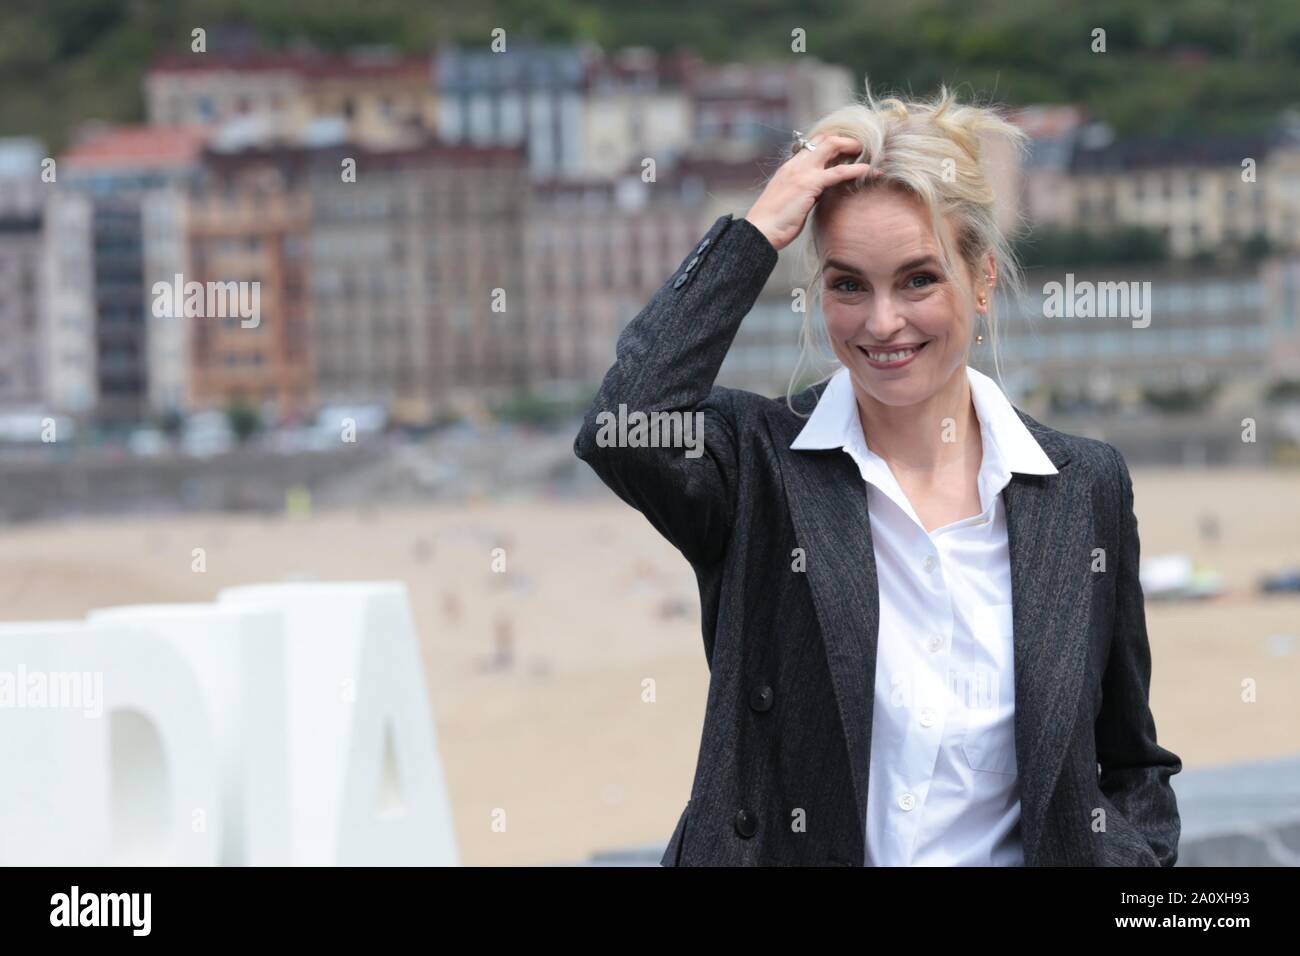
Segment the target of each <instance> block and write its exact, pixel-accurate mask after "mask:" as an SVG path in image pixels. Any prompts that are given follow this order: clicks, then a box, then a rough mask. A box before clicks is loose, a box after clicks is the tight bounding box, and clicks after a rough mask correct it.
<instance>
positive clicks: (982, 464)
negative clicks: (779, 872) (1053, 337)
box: [575, 92, 1181, 866]
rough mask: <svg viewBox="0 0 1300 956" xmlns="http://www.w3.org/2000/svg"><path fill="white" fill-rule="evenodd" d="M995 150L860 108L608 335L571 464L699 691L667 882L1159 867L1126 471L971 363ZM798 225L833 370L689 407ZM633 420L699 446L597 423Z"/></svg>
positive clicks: (970, 113) (828, 120)
mask: <svg viewBox="0 0 1300 956" xmlns="http://www.w3.org/2000/svg"><path fill="white" fill-rule="evenodd" d="M1019 137H1020V134H1019V132H1018V131H1017V130H1016V129H1015V128H1014V127H1012V126H1010V125H1009V124H1008V123H1006V122H1005V121H1004V120H1003V119H1001V118H1000V117H999V116H998V114H997V113H995V112H994V111H992V110H990V109H986V108H980V107H974V106H967V105H960V104H958V103H956V102H955V101H954V100H953V98H952V97H951V96H950V95H949V94H948V93H947V92H941V93H940V95H939V96H938V97H937V98H936V99H934V100H932V101H928V102H905V101H902V100H899V99H886V100H882V101H879V102H878V101H876V100H874V99H873V98H872V97H871V95H870V93H868V94H867V95H866V97H865V98H864V101H863V102H857V103H854V104H852V105H849V106H846V107H844V108H842V109H840V110H837V111H836V112H834V113H832V114H830V115H829V116H826V117H825V118H823V119H822V120H821V121H820V122H819V123H818V124H817V125H816V127H815V128H814V129H813V130H812V131H811V132H810V134H809V135H808V137H807V138H806V139H804V138H803V137H800V139H799V141H798V143H797V144H796V145H795V148H794V151H793V155H792V157H791V158H790V159H789V160H788V161H786V162H785V163H784V164H783V165H782V166H781V167H780V168H779V169H778V170H777V172H776V173H775V174H774V175H773V176H772V178H771V179H770V181H769V182H768V183H767V186H766V188H765V189H764V190H763V193H762V195H761V196H760V197H759V198H758V201H757V202H755V203H754V205H753V207H752V208H751V209H750V210H749V212H748V213H747V215H746V216H745V217H744V218H743V219H735V218H733V217H732V216H730V215H727V216H723V217H721V218H720V219H718V220H717V221H716V222H715V223H714V224H713V226H712V228H710V229H709V231H708V233H707V235H705V236H704V237H703V240H702V241H701V242H700V243H699V245H698V246H697V247H696V248H695V249H694V250H693V251H692V252H690V254H689V255H687V256H686V258H685V259H684V260H683V262H682V266H681V268H680V270H679V271H678V272H677V273H676V274H675V275H674V276H673V278H671V279H670V280H668V282H666V283H665V285H664V286H663V288H661V289H660V290H659V291H658V292H657V293H656V294H655V296H654V298H653V299H652V301H651V302H650V304H649V305H648V306H647V307H646V308H645V309H644V310H643V311H642V312H641V313H640V314H639V315H638V316H637V317H636V318H635V319H634V320H633V321H632V322H631V323H630V324H629V325H628V327H627V329H626V330H625V331H624V333H623V334H622V336H621V337H620V339H619V342H618V350H617V351H618V355H617V361H616V362H615V364H614V366H613V368H611V369H610V371H609V373H608V374H607V375H606V377H605V379H604V382H603V384H602V386H601V389H600V392H599V393H598V395H597V396H596V399H595V401H594V402H593V404H592V407H591V409H590V411H589V413H588V415H587V418H586V421H585V422H584V425H583V428H582V430H581V432H580V433H579V435H578V437H577V440H576V442H575V451H576V453H577V455H578V456H579V457H580V458H581V459H583V460H584V461H586V462H588V463H589V464H590V465H591V467H592V468H593V469H595V471H596V472H597V473H598V474H599V475H600V477H601V478H602V479H603V480H604V482H605V483H606V484H607V485H608V486H609V487H610V488H611V489H613V490H614V491H615V492H616V493H617V494H618V495H619V496H620V497H621V498H623V499H624V500H625V501H626V502H628V503H629V504H631V505H632V506H633V507H635V508H637V509H638V510H640V511H641V512H642V513H643V514H644V515H645V516H646V518H648V519H649V520H650V522H651V523H652V524H653V525H654V526H655V528H657V529H658V530H659V532H660V533H661V534H663V535H664V536H665V537H666V538H667V539H668V540H669V541H671V542H672V543H673V544H674V545H675V546H676V547H677V548H678V549H679V550H680V551H681V552H682V554H683V555H684V556H685V557H686V558H687V559H688V560H689V561H690V563H691V565H692V567H693V568H694V570H695V573H696V576H697V578H698V581H699V588H700V598H701V606H702V615H703V622H702V623H703V632H704V645H705V652H706V655H707V658H708V663H709V668H710V674H711V676H710V685H709V695H708V702H707V711H706V717H705V726H704V732H703V738H702V742H701V746H700V752H699V757H698V763H697V767H696V772H695V778H694V781H693V784H692V787H691V793H690V798H689V800H688V802H687V804H686V807H685V809H684V810H683V812H682V813H681V815H680V817H679V819H678V822H677V826H676V829H675V830H674V832H673V834H672V837H671V840H670V841H669V844H668V849H667V852H666V853H665V854H664V857H663V860H662V862H663V864H664V865H668V866H674V865H680V866H691V865H754V864H758V865H783V864H812V865H825V864H841V865H850V866H862V865H867V866H927V865H937V866H1020V865H1028V866H1060V865H1068V866H1100V865H1104V866H1171V865H1173V863H1174V862H1175V860H1176V859H1177V853H1178V836H1179V831H1180V824H1179V817H1178V810H1177V804H1176V801H1175V797H1174V793H1173V790H1172V788H1171V787H1170V782H1169V781H1170V777H1171V776H1172V775H1173V774H1175V773H1178V772H1179V771H1180V770H1181V762H1180V760H1179V758H1178V757H1177V756H1176V755H1174V754H1173V753H1171V752H1170V751H1168V750H1165V749H1162V748H1161V747H1160V746H1159V745H1158V744H1157V742H1156V729H1155V724H1154V721H1153V718H1152V715H1151V711H1150V708H1149V705H1148V688H1149V684H1150V675H1151V659H1150V651H1149V648H1148V642H1147V634H1146V624H1145V615H1144V609H1143V596H1142V590H1141V587H1140V585H1139V583H1138V553H1139V544H1138V535H1137V525H1136V520H1135V518H1134V513H1133V490H1132V484H1131V482H1130V478H1129V473H1128V469H1127V467H1126V465H1125V463H1124V460H1123V458H1122V457H1121V456H1120V455H1119V453H1118V452H1117V451H1116V450H1115V448H1114V447H1112V446H1111V445H1109V444H1106V443H1105V442H1101V441H1096V440H1093V439H1088V438H1080V437H1076V436H1073V435H1067V434H1063V433H1061V432H1059V431H1056V430H1054V429H1052V428H1048V427H1047V426H1045V425H1042V424H1040V423H1039V422H1037V421H1035V420H1034V419H1033V418H1031V417H1030V416H1029V415H1027V414H1025V413H1024V412H1021V411H1020V410H1018V409H1016V408H1015V407H1014V406H1012V404H1011V403H1010V402H1009V401H1008V400H1007V398H1006V397H1005V396H1004V395H1003V393H1002V392H1001V390H1000V389H999V388H998V386H997V385H996V383H995V382H994V381H993V380H992V379H990V378H988V377H987V376H985V375H983V374H981V373H979V372H977V371H976V370H975V369H973V368H971V367H970V366H969V365H968V364H967V363H968V361H969V359H970V357H971V350H972V348H987V347H988V344H987V343H988V342H990V341H991V340H992V337H993V334H994V327H995V316H994V314H993V311H994V303H995V297H994V290H995V289H996V288H997V287H998V285H999V284H1000V283H1012V284H1014V283H1015V281H1016V270H1015V263H1014V260H1013V258H1012V256H1011V255H1010V253H1009V251H1008V246H1007V241H1006V238H1005V237H1004V236H1003V235H1002V234H1001V232H1000V231H999V229H998V226H997V224H996V220H995V217H994V200H995V196H994V195H993V192H992V191H991V189H990V187H989V183H988V179H987V178H986V175H985V170H984V168H983V166H982V163H981V150H982V149H984V148H987V144H988V143H990V142H993V141H996V140H999V139H1000V140H1001V141H1002V142H1003V144H1010V145H1012V146H1014V145H1016V144H1017V143H1018V140H1019ZM810 214H811V219H810V218H809V217H810ZM809 222H811V228H810V233H811V235H810V238H811V243H812V250H813V252H814V254H815V257H816V275H815V279H814V280H813V282H812V283H811V284H812V287H813V289H814V292H815V295H814V298H815V299H816V300H817V301H819V302H820V306H821V309H820V311H821V314H822V317H821V318H820V319H814V318H813V317H812V315H811V313H809V316H808V322H809V323H813V324H812V325H806V326H805V342H806V343H807V342H808V341H809V340H811V339H812V338H814V337H817V336H821V335H823V334H824V338H825V339H826V340H827V341H828V342H829V344H830V347H831V351H832V353H833V355H834V356H835V358H836V359H837V362H838V365H839V370H838V371H836V372H835V374H834V375H832V376H831V377H830V378H829V380H827V381H823V382H821V383H819V384H818V385H815V386H813V387H812V388H809V389H807V390H805V391H803V392H802V393H800V394H798V395H796V396H793V397H791V396H785V397H782V398H764V397H761V396H759V395H755V394H751V393H748V392H744V391H737V390H733V389H728V388H722V387H718V386H715V385H714V384H713V383H714V379H715V377H716V375H717V372H718V369H719V367H720V365H721V364H722V360H723V357H724V356H725V354H726V352H727V349H728V347H729V345H730V343H731V341H732V338H733V337H734V336H735V334H736V331H737V329H738V328H739V326H740V323H741V321H742V320H743V318H744V317H745V315H746V313H747V312H748V311H749V309H750V308H751V307H752V306H753V304H754V301H755V299H756V298H757V297H758V295H759V292H760V291H761V290H762V288H763V286H764V284H765V282H766V281H767V279H768V277H769V276H770V274H771V272H772V269H773V267H774V266H775V264H776V261H777V254H778V252H779V251H780V250H781V249H783V248H785V247H787V246H788V245H789V244H790V243H791V242H792V241H793V240H794V239H795V238H796V237H798V236H799V235H800V234H801V233H802V232H803V230H804V229H805V226H807V225H808V224H809ZM813 333H817V336H814V335H813ZM635 412H641V413H645V414H646V415H648V416H651V417H650V420H651V421H652V422H654V421H657V422H659V423H661V424H662V423H667V422H674V423H677V425H678V429H679V433H680V434H698V435H699V437H700V441H699V442H698V443H696V442H685V441H681V440H679V441H659V440H655V438H654V437H653V436H647V435H645V434H641V435H637V434H634V433H632V432H627V431H626V429H624V430H623V431H619V430H618V429H615V428H613V427H612V423H613V422H614V421H615V419H616V418H617V417H618V416H620V415H621V416H622V421H624V422H626V421H628V420H629V419H628V415H629V414H631V413H635ZM652 413H670V414H668V415H663V414H660V415H659V416H658V417H653V416H652ZM671 413H678V415H677V416H673V415H672V414H671ZM691 422H694V423H696V428H695V430H694V432H692V430H691V428H690V427H689V426H690V423H691ZM643 431H644V430H643ZM669 434H673V433H671V432H670V433H669Z"/></svg>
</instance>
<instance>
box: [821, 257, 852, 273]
mask: <svg viewBox="0 0 1300 956" xmlns="http://www.w3.org/2000/svg"><path fill="white" fill-rule="evenodd" d="M824 268H826V269H839V270H840V271H841V272H848V273H851V274H853V275H857V274H858V267H857V266H851V265H849V264H848V263H847V262H840V260H838V259H827V260H826V265H825V267H824Z"/></svg>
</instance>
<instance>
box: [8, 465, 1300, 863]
mask: <svg viewBox="0 0 1300 956" xmlns="http://www.w3.org/2000/svg"><path fill="white" fill-rule="evenodd" d="M1134 487H1135V495H1136V502H1137V513H1138V518H1139V532H1140V534H1141V538H1142V549H1143V554H1144V555H1155V554H1160V553H1163V552H1170V551H1181V552H1186V553H1188V554H1190V555H1191V556H1192V557H1193V558H1194V559H1196V560H1198V561H1202V562H1204V563H1205V564H1207V565H1209V566H1211V567H1213V568H1215V569H1217V570H1218V571H1220V572H1222V573H1223V575H1224V576H1225V579H1226V583H1227V585H1228V588H1229V592H1228V593H1227V594H1226V595H1225V596H1223V597H1221V598H1218V599H1215V600H1212V601H1208V602H1198V603H1184V604H1178V605H1165V604H1160V603H1157V602H1154V601H1153V602H1150V603H1149V604H1148V607H1147V621H1148V629H1149V632H1150V638H1151V648H1152V655H1153V659H1154V676H1153V681H1152V691H1151V699H1152V709H1153V711H1154V713H1155V718H1156V726H1157V729H1158V732H1159V740H1160V743H1161V744H1162V745H1163V746H1165V747H1168V748H1169V749H1171V750H1173V751H1174V752H1175V753H1177V754H1178V755H1179V756H1181V757H1182V759H1183V763H1184V766H1185V767H1188V768H1192V767H1200V766H1208V765H1211V764H1218V763H1223V762H1235V761H1242V760H1249V759H1256V758H1263V757H1270V756H1280V755H1286V754H1294V753H1296V752H1300V637H1298V636H1300V597H1296V596H1278V597H1263V596H1258V595H1256V593H1255V582H1256V578H1257V576H1258V575H1259V574H1261V573H1263V572H1265V571H1270V570H1275V569H1278V568H1281V567H1284V566H1289V565H1296V564H1300V544H1298V543H1297V530H1298V529H1300V493H1298V492H1300V478H1298V477H1297V476H1296V475H1295V474H1293V473H1287V472H1284V471H1280V470H1279V471H1272V472H1261V471H1231V470H1225V471H1181V470H1154V469H1153V470H1135V471H1134ZM1206 511H1211V512H1213V513H1214V514H1215V515H1216V516H1217V518H1218V521H1219V525H1220V536H1219V540H1218V541H1217V542H1213V543H1203V542H1201V540H1200V537H1199V532H1198V526H1199V520H1200V516H1201V515H1202V513H1204V512H1206ZM197 547H201V548H204V549H205V550H206V560H207V570H206V572H204V573H195V572H194V571H192V570H191V563H192V557H191V554H192V549H194V548H197ZM497 547H500V548H503V549H504V555H505V561H506V566H505V572H504V573H494V571H493V569H492V564H493V553H492V552H493V549H494V548H497ZM293 577H307V578H315V579H320V580H384V579H397V580H401V581H404V582H405V583H406V584H407V586H408V588H409V590H410V595H411V601H412V606H413V610H414V613H415V619H416V623H417V626H418V628H419V632H420V637H421V643H422V649H423V653H424V660H425V666H426V672H427V678H428V684H429V687H430V698H431V702H432V706H433V710H434V713H435V715H436V720H437V727H438V736H439V744H440V748H441V754H442V759H443V762H444V765H445V767H446V771H447V779H448V784H449V787H450V789H451V797H452V804H453V810H454V813H455V817H456V832H457V838H458V841H459V845H460V849H461V855H462V860H463V862H464V863H466V864H468V865H484V864H486V865H498V864H544V863H558V862H572V861H576V860H580V859H583V858H585V857H586V856H587V855H589V854H590V853H591V852H593V851H597V850H601V849H609V848H616V847H624V846H628V845H636V844H641V843H649V842H654V841H661V842H662V841H664V840H666V839H667V838H668V835H669V833H670V832H671V829H672V826H673V824H674V823H675V822H676V819H677V815H678V813H679V812H680V811H681V809H682V806H683V805H684V804H685V802H686V799H687V797H688V795H689V791H690V785H691V778H692V774H693V771H694V765H695V756H696V750H697V748H698V746H699V741H700V732H701V728H702V724H703V717H704V704H705V697H706V693H707V690H708V670H707V667H706V662H705V659H704V649H703V643H702V640H701V635H700V630H699V621H698V613H699V611H698V598H697V595H696V589H695V580H694V576H693V575H692V573H691V571H690V568H689V566H688V565H687V564H686V562H685V560H684V559H682V558H681V556H680V555H678V554H677V552H676V551H675V550H674V549H673V548H672V547H671V546H670V545H668V544H666V543H665V542H663V541H662V540H661V539H660V538H659V537H658V535H657V533H656V532H655V531H654V529H653V528H652V527H651V526H650V525H649V523H648V522H646V520H645V519H644V518H642V517H641V516H640V515H639V514H637V513H636V512H634V511H632V510H631V509H629V508H627V507H626V506H624V505H623V504H622V503H620V502H618V501H617V500H616V499H614V498H613V497H612V496H609V497H605V498H601V499H599V500H596V501H589V502H573V501H563V502H555V503H551V502H545V501H536V500H532V501H522V500H521V501H517V502H497V503H489V502H484V503H481V504H475V505H471V506H467V507H452V506H437V507H434V506H428V507H403V508H398V507H392V508H380V507H374V508H369V507H367V508H363V509H355V510H350V511H336V512H332V513H327V514H316V515H313V516H311V517H309V518H302V519H295V520H288V519H280V518H277V519H266V518H258V517H245V516H231V515H202V516H169V517H157V518H153V517H149V518H140V517H132V518H129V519H128V518H123V519H119V520H76V521H68V522H59V523H52V524H42V525H26V526H18V527H13V528H10V529H8V530H6V531H5V532H4V533H3V535H0V599H2V600H3V605H2V606H3V608H4V610H3V617H4V619H6V620H24V619H41V618H68V617H78V616H80V615H82V614H84V613H85V612H87V611H89V610H91V609H92V608H97V607H104V606H110V605H114V604H131V603H137V602H161V601H206V600H211V599H212V598H213V597H214V596H215V594H216V592H217V591H218V590H219V589H220V588H222V587H227V586H230V585H235V584H244V583H252V582H267V581H277V580H284V579H286V578H293ZM507 633H508V638H509V643H510V645H511V647H512V649H513V662H512V664H511V666H509V667H508V668H497V669H491V667H490V663H491V661H492V659H493V656H494V653H495V652H496V650H497V648H498V642H499V641H501V640H503V639H504V638H503V635H506V634H507ZM1279 635H1280V636H1279ZM1288 636H1289V639H1288ZM1246 680H1252V681H1254V682H1255V687H1256V700H1255V701H1254V702H1253V703H1246V702H1244V701H1243V700H1242V682H1243V681H1246ZM647 681H652V682H653V696H654V699H653V702H647V701H646V700H645V699H644V698H645V697H646V694H647V691H646V687H647V686H648V685H647V684H646V682H647ZM498 809H501V810H504V811H505V813H506V824H507V825H506V830H505V832H494V831H493V828H492V820H493V814H494V811H496V810H498Z"/></svg>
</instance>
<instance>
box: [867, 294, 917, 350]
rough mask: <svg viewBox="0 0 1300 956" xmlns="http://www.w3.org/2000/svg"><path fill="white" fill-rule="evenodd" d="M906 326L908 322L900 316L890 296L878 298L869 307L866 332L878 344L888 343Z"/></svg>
mask: <svg viewBox="0 0 1300 956" xmlns="http://www.w3.org/2000/svg"><path fill="white" fill-rule="evenodd" d="M905 325H907V320H906V319H905V318H903V317H902V316H901V315H899V314H898V311H897V310H896V309H895V308H894V302H893V300H892V299H891V298H890V297H889V296H887V295H886V296H877V297H876V299H875V300H874V301H873V302H872V303H871V304H870V305H869V306H867V315H866V321H865V326H866V330H867V333H868V334H869V335H870V336H871V337H872V338H873V339H875V340H876V341H877V342H887V341H888V340H889V339H890V338H892V337H893V336H894V335H895V334H896V333H897V332H898V330H899V329H901V328H902V327H903V326H905Z"/></svg>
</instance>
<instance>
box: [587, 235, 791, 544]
mask: <svg viewBox="0 0 1300 956" xmlns="http://www.w3.org/2000/svg"><path fill="white" fill-rule="evenodd" d="M776 262H777V251H776V249H775V248H774V247H773V246H772V244H771V243H770V242H769V241H768V240H767V237H766V236H764V235H763V233H762V232H761V231H759V229H758V228H757V227H755V226H754V225H753V223H751V222H749V220H747V219H743V218H742V219H735V218H733V217H732V216H731V215H729V214H728V215H725V216H721V217H719V218H718V219H717V221H715V222H714V224H713V226H712V227H710V229H709V231H708V232H707V233H706V234H705V236H704V237H703V239H702V240H701V242H700V243H699V244H698V245H697V246H696V248H695V250H694V251H693V252H692V253H690V254H689V255H688V256H687V257H686V259H684V260H682V264H681V266H680V267H679V268H678V270H677V271H676V272H675V273H674V275H673V276H672V277H671V278H670V279H668V281H666V282H665V283H664V285H663V286H662V287H661V288H660V289H659V290H658V291H657V292H656V293H655V295H654V297H653V298H652V299H651V300H650V302H649V303H648V304H647V305H646V306H645V308H644V309H642V310H641V312H640V313H639V314H638V315H637V316H636V317H635V318H634V319H632V321H631V322H629V323H628V325H627V327H626V328H625V329H624V330H623V332H622V334H621V335H620V336H619V339H618V345H617V349H616V353H617V354H616V358H615V361H614V365H613V367H612V368H610V370H609V371H608V372H607V373H606V375H605V378H604V381H603V382H602V383H601V386H600V390H599V391H598V392H597V394H596V397H595V400H594V401H593V402H592V404H591V407H590V409H589V410H588V411H587V414H586V416H585V418H584V420H583V423H582V428H581V430H580V431H579V432H578V436H577V438H576V440H575V441H574V453H575V454H576V455H577V456H578V457H579V458H580V459H582V460H583V461H585V462H587V464H588V465H590V466H591V468H592V469H593V470H594V471H595V472H596V474H597V475H599V476H600V478H601V480H602V481H604V483H605V484H606V485H608V486H609V487H610V489H612V490H613V491H614V493H615V494H617V495H618V496H619V497H620V498H622V499H623V500H624V501H626V502H627V503H628V504H630V505H632V506H633V507H634V508H636V509H637V510H638V511H640V512H641V513H642V514H644V515H645V517H646V518H647V519H648V520H649V521H650V523H651V524H653V525H654V526H655V528H656V529H658V531H659V533H660V534H662V535H663V536H664V537H665V538H667V539H668V540H669V541H670V542H672V543H673V545H675V546H676V547H677V548H678V550H680V551H681V552H682V553H683V554H684V555H685V556H686V558H687V559H688V560H690V561H691V562H692V563H708V562H710V561H712V560H715V559H717V558H718V557H719V556H720V555H721V554H722V553H723V551H724V550H725V548H726V544H727V541H728V539H729V537H730V532H731V526H732V521H733V517H734V510H735V504H734V501H735V490H736V471H737V442H738V438H737V435H736V416H735V409H734V405H733V399H734V395H735V393H733V392H732V391H731V390H729V389H724V388H717V387H715V386H714V384H713V382H714V379H715V378H717V374H718V370H719V368H721V366H722V360H723V358H725V357H726V354H727V350H728V349H729V348H730V346H731V342H732V339H733V338H734V337H735V335H736V332H737V330H738V329H739V328H740V322H741V320H742V319H743V318H744V317H745V315H746V314H748V312H749V310H750V309H751V308H752V307H753V305H754V302H755V300H757V298H758V295H759V293H760V292H761V291H762V290H763V286H764V285H765V283H766V282H767V279H768V277H769V276H770V275H771V273H772V270H773V269H774V268H775V266H776ZM637 412H640V413H643V414H645V415H647V416H648V415H650V414H651V413H655V412H679V413H683V414H686V415H691V416H692V418H691V419H690V421H691V426H692V429H693V430H692V432H691V433H690V434H691V435H692V436H694V438H695V439H696V440H693V441H692V442H691V446H692V447H690V448H684V447H681V445H680V444H679V445H678V447H650V446H649V443H644V442H641V441H637V442H635V445H636V446H637V447H632V446H633V445H634V442H633V441H628V442H626V443H623V442H620V441H616V440H615V439H616V438H617V437H618V435H617V431H616V426H617V422H618V420H619V418H620V414H622V415H623V416H624V420H626V416H627V415H629V414H632V413H637ZM697 425H698V426H699V428H701V429H702V448H701V447H699V445H697V443H696V441H697V440H698V438H699V437H701V436H700V435H698V434H697V432H696V431H694V429H695V427H696V426H697ZM683 434H686V433H685V432H683Z"/></svg>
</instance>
